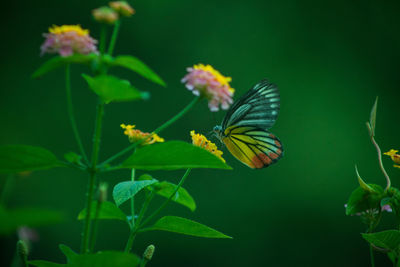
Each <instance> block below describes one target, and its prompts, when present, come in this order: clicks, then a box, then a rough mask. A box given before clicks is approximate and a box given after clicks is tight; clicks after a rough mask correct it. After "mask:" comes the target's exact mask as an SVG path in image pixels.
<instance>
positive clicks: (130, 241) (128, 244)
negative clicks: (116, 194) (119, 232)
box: [125, 192, 154, 252]
mask: <svg viewBox="0 0 400 267" xmlns="http://www.w3.org/2000/svg"><path fill="white" fill-rule="evenodd" d="M153 197H154V192H150V193H148V194H147V196H146V199H145V201H144V203H143V206H142V208H141V209H140V212H139V216H138V218H137V221H136V224H135V226H134V227H133V228H132V229H131V233H130V234H129V238H128V241H127V242H126V246H125V252H129V251H131V249H132V245H133V241H134V240H135V237H136V234H137V232H138V230H139V225H140V222H141V221H142V219H143V216H144V214H145V212H146V210H147V208H148V207H149V204H150V202H151V200H152V199H153Z"/></svg>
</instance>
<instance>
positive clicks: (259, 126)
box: [213, 80, 283, 169]
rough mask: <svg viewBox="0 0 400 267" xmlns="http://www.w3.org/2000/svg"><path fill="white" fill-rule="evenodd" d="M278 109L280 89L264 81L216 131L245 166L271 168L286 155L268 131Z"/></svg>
mask: <svg viewBox="0 0 400 267" xmlns="http://www.w3.org/2000/svg"><path fill="white" fill-rule="evenodd" d="M279 107H280V95H279V91H278V88H277V87H276V85H275V84H272V83H270V82H269V81H268V80H262V81H260V82H259V83H257V84H256V85H255V86H254V87H253V88H251V89H250V90H249V91H248V92H247V93H246V94H245V95H243V96H242V97H241V98H240V99H239V100H238V101H237V102H235V103H234V104H233V105H232V106H231V107H230V108H229V110H228V112H227V113H226V115H225V118H224V119H223V121H222V124H221V125H217V126H215V127H214V129H213V131H214V133H216V135H217V137H218V138H219V139H220V140H221V141H222V142H223V143H224V144H225V145H226V147H227V148H228V150H229V151H230V152H231V154H232V155H233V156H235V157H236V158H237V159H238V160H239V161H241V162H242V163H244V164H246V165H247V166H249V167H250V168H253V169H261V168H265V167H268V166H269V165H271V164H273V163H275V162H277V161H278V160H279V159H280V158H281V157H282V156H283V147H282V143H281V141H279V139H278V138H277V137H276V136H275V135H273V134H272V133H270V132H269V131H268V129H269V128H271V127H272V126H273V125H274V123H275V121H276V118H277V117H278V113H279Z"/></svg>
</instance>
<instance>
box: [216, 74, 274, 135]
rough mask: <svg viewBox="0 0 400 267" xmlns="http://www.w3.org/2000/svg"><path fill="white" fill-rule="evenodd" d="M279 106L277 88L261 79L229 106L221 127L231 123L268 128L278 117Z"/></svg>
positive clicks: (226, 126)
mask: <svg viewBox="0 0 400 267" xmlns="http://www.w3.org/2000/svg"><path fill="white" fill-rule="evenodd" d="M279 106H280V96H279V91H278V88H277V87H276V85H274V84H272V83H270V82H269V81H268V80H262V81H260V82H259V83H257V84H256V85H255V86H254V87H253V88H252V89H250V90H249V91H248V92H247V93H246V94H245V95H244V96H243V97H242V98H240V99H239V100H238V101H237V102H235V103H234V104H233V105H232V106H231V108H230V109H229V110H228V112H227V114H226V116H225V118H224V120H223V121H222V129H227V128H228V127H229V126H232V125H236V126H254V127H258V128H260V129H269V128H271V127H272V126H273V125H274V123H275V121H276V118H277V117H278V113H279Z"/></svg>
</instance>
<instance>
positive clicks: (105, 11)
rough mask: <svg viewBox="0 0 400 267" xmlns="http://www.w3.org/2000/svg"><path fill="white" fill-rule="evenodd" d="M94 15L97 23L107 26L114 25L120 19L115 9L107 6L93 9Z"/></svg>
mask: <svg viewBox="0 0 400 267" xmlns="http://www.w3.org/2000/svg"><path fill="white" fill-rule="evenodd" d="M92 14H93V17H94V19H95V20H96V21H98V22H101V23H107V24H114V22H116V21H117V20H118V18H119V16H118V13H117V12H115V11H114V9H112V8H109V7H106V6H103V7H99V8H96V9H93V10H92Z"/></svg>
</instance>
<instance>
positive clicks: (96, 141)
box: [81, 100, 104, 253]
mask: <svg viewBox="0 0 400 267" xmlns="http://www.w3.org/2000/svg"><path fill="white" fill-rule="evenodd" d="M103 115H104V103H103V102H101V101H100V100H99V104H98V105H97V115H96V124H95V131H94V136H93V151H92V164H91V169H90V178H89V186H88V191H87V200H86V218H85V227H84V231H83V236H82V249H81V250H82V253H89V252H90V249H89V240H90V228H91V212H92V200H93V193H94V189H95V183H96V174H97V169H96V166H97V162H98V158H99V151H100V138H101V126H102V123H103Z"/></svg>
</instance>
